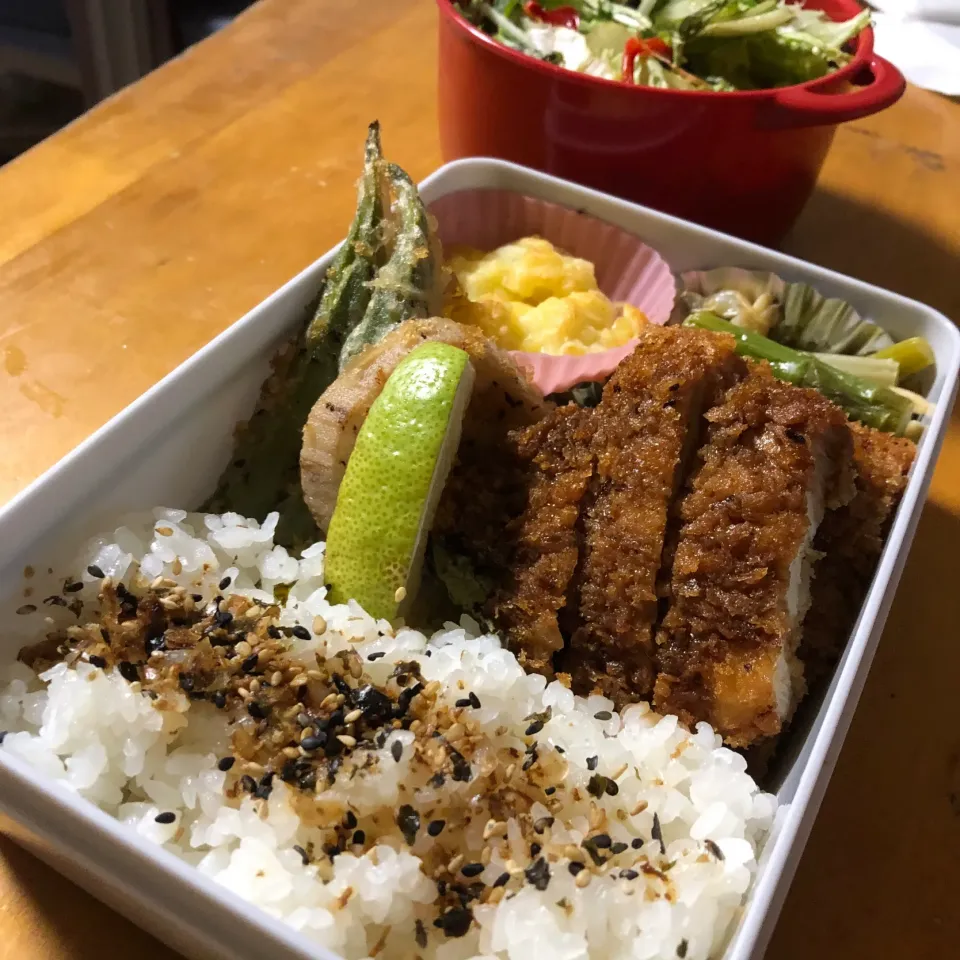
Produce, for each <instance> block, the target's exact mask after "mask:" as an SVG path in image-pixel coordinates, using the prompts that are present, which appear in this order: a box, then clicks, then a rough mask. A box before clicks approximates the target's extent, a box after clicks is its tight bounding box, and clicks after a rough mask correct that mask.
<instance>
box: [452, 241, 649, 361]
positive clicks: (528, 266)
mask: <svg viewBox="0 0 960 960" xmlns="http://www.w3.org/2000/svg"><path fill="white" fill-rule="evenodd" d="M448 265H449V267H450V269H451V270H452V271H453V274H454V276H455V277H456V280H457V286H458V288H459V289H458V291H457V293H456V294H455V295H454V297H453V298H452V300H451V302H450V304H449V306H448V309H447V316H448V317H450V319H452V320H456V321H458V322H460V323H468V324H473V325H475V326H478V327H480V328H481V329H482V330H483V332H484V333H485V334H486V335H487V336H488V337H490V338H491V339H492V340H494V341H495V342H496V343H498V344H499V345H500V346H501V347H504V348H505V349H507V350H523V351H526V352H530V353H550V354H555V355H561V354H583V353H592V352H594V351H596V350H608V349H610V348H611V347H619V346H621V345H623V344H624V343H626V342H627V341H628V340H631V339H632V338H634V337H636V336H637V333H638V331H639V329H640V327H641V326H643V325H644V324H645V323H646V322H647V319H646V317H645V316H644V315H643V313H641V311H639V310H637V309H636V308H635V307H632V306H630V305H629V304H623V305H620V304H615V303H613V302H612V301H611V300H609V299H608V298H607V297H606V296H604V294H603V293H601V292H600V290H599V288H598V287H597V278H596V276H595V274H594V269H593V264H592V263H589V262H588V261H586V260H579V259H577V258H576V257H570V256H567V255H566V254H564V253H562V252H561V251H560V250H558V249H557V248H556V247H554V246H553V244H551V243H548V242H547V241H546V240H543V239H541V238H540V237H525V238H524V239H522V240H517V241H516V242H515V243H509V244H507V245H506V246H503V247H500V248H499V249H497V250H494V251H493V252H491V253H482V252H481V251H479V250H470V249H459V250H454V251H452V252H451V255H450V257H449V258H448Z"/></svg>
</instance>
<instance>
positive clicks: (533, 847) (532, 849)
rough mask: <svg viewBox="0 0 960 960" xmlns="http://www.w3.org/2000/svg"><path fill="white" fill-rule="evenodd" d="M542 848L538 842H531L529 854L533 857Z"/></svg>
mask: <svg viewBox="0 0 960 960" xmlns="http://www.w3.org/2000/svg"><path fill="white" fill-rule="evenodd" d="M542 849H543V847H541V846H540V844H539V843H531V844H530V856H531V857H535V856H536V855H537V854H538V853H539V852H540V851H541V850H542Z"/></svg>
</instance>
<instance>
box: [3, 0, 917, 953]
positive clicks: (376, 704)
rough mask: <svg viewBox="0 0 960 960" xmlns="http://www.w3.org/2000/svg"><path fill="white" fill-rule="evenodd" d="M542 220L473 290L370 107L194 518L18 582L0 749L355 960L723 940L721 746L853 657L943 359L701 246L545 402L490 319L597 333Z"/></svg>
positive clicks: (731, 914)
mask: <svg viewBox="0 0 960 960" xmlns="http://www.w3.org/2000/svg"><path fill="white" fill-rule="evenodd" d="M631 9H633V8H631ZM514 239H515V240H517V241H525V239H526V240H530V241H532V240H534V239H535V238H524V237H523V236H518V237H516V238H514ZM548 246H549V244H547V245H544V242H540V241H537V242H521V243H518V244H514V245H512V246H511V245H507V247H502V248H499V249H498V250H497V251H492V252H491V251H480V252H479V253H477V254H476V255H474V254H470V257H473V259H472V260H471V261H470V262H471V263H474V264H479V263H482V264H483V265H484V269H485V270H488V272H491V271H492V273H491V275H493V273H495V274H496V277H497V284H499V286H497V287H496V290H501V289H502V290H508V291H511V293H510V296H511V297H514V299H512V300H510V301H509V304H508V301H507V300H506V299H498V297H499V296H500V295H499V293H497V292H496V290H495V291H494V292H492V293H491V292H490V290H487V291H486V293H484V294H483V297H482V298H480V299H478V300H477V301H475V302H474V304H473V307H471V308H469V309H466V308H465V305H464V300H463V298H464V296H465V289H467V288H468V287H469V284H468V283H467V280H468V279H469V280H470V281H471V282H472V281H473V280H475V279H476V277H474V276H472V275H471V276H469V277H468V275H467V273H464V272H463V271H462V270H461V272H460V273H459V274H458V273H457V271H456V270H453V269H451V268H450V267H449V264H448V263H447V262H446V261H445V260H444V258H443V253H442V251H441V250H440V247H439V244H438V242H437V239H436V235H435V231H434V224H433V222H432V220H431V218H430V216H429V214H428V212H427V211H426V209H425V208H424V205H423V202H422V200H421V198H420V196H419V193H418V191H417V189H416V187H415V186H414V185H413V183H412V181H411V180H410V178H409V177H408V176H407V175H406V174H405V173H404V172H403V171H402V170H401V169H400V168H399V167H397V166H395V165H394V164H392V163H389V162H387V161H385V160H384V159H383V157H382V154H381V149H380V140H379V128H378V127H377V125H376V124H374V125H373V126H371V128H370V132H369V136H368V139H367V144H366V153H365V162H364V169H363V174H362V176H361V181H360V189H359V202H358V208H357V215H356V219H355V220H354V223H353V225H352V227H351V229H350V233H349V235H348V239H347V241H346V242H345V243H344V245H343V246H342V247H341V248H340V249H339V251H338V253H337V254H336V256H335V257H334V259H333V262H332V264H331V267H330V269H329V271H328V272H327V276H326V278H325V284H324V288H323V290H322V291H320V292H319V294H318V298H317V301H316V305H315V306H314V308H313V309H312V310H311V314H310V316H309V317H308V318H306V320H305V322H304V324H303V328H302V329H301V330H299V331H297V333H296V336H295V338H294V340H293V341H292V342H291V343H290V344H289V345H288V346H287V347H286V348H285V349H284V350H283V351H282V352H281V355H280V356H279V357H278V358H277V360H276V361H275V363H274V368H273V372H272V374H271V376H270V378H269V379H268V381H267V382H266V383H265V384H264V386H263V389H262V392H261V396H260V398H259V401H258V404H257V407H256V409H255V412H254V414H253V415H252V417H251V419H250V420H249V421H248V422H247V423H245V424H242V425H241V426H240V428H239V430H238V434H237V444H236V450H235V452H234V454H233V456H232V458H231V461H230V464H229V466H228V467H227V469H226V470H225V472H224V474H223V476H222V477H221V478H220V480H219V483H218V484H217V488H216V491H215V493H214V495H213V497H212V499H211V500H210V501H209V503H208V504H207V505H206V507H205V509H204V511H203V512H187V510H184V509H179V508H176V507H173V508H170V507H158V508H154V509H153V510H148V511H146V512H143V513H139V514H135V515H130V516H126V517H121V518H118V519H117V521H116V523H115V524H114V525H113V527H112V529H108V530H106V531H105V532H104V533H102V534H100V535H99V536H97V537H95V538H93V539H92V540H90V541H89V542H88V543H87V544H85V545H84V546H83V547H82V548H81V549H80V550H79V552H78V553H76V555H75V556H74V557H73V558H72V559H68V558H62V557H61V558H60V559H58V560H57V561H56V562H55V563H54V564H51V567H50V573H49V575H47V576H41V575H35V574H34V575H33V579H32V580H31V583H30V586H29V588H28V589H29V593H28V595H27V596H28V597H29V598H33V599H31V600H30V602H22V601H21V602H20V604H19V606H18V607H17V609H16V611H15V612H13V613H12V614H11V616H10V618H9V620H8V622H7V624H6V629H7V630H8V631H9V632H10V633H11V634H13V635H14V636H15V637H17V638H18V639H19V641H20V646H21V647H22V650H21V653H20V657H19V660H18V662H17V663H15V664H12V665H10V666H8V667H6V668H4V669H3V670H0V730H2V737H0V753H2V755H3V756H6V757H13V758H17V759H19V760H20V761H22V762H24V763H27V764H29V765H31V766H33V767H34V768H36V769H37V770H38V771H40V772H41V773H42V774H43V775H45V776H47V777H49V778H52V779H53V780H56V781H58V782H59V783H60V784H62V785H63V786H64V787H65V788H67V789H70V790H72V791H75V792H76V793H78V794H80V795H81V796H83V797H85V798H87V799H88V800H90V801H91V802H93V803H96V804H97V805H99V806H100V807H101V808H103V809H104V810H106V811H108V812H110V813H111V814H113V815H114V816H116V817H117V818H118V819H119V820H121V821H122V822H123V823H125V824H127V825H128V827H129V828H130V829H131V830H133V831H135V832H136V833H137V834H138V835H139V836H141V837H143V838H144V839H146V840H149V841H151V842H154V843H157V844H160V845H163V846H164V847H166V848H167V849H168V850H170V851H172V852H174V853H176V854H177V855H178V856H180V857H182V858H183V859H185V860H186V861H187V862H189V863H191V864H193V865H194V866H196V868H197V869H199V870H200V871H202V872H203V873H205V874H206V875H208V876H210V877H212V878H214V879H215V880H216V881H217V882H219V883H221V884H223V885H224V886H226V887H228V888H229V889H231V890H233V891H234V892H236V893H237V894H239V895H240V896H241V897H244V898H246V899H247V900H249V901H251V902H252V903H255V904H257V905H259V906H260V907H262V908H263V909H264V910H266V911H267V912H268V913H270V914H271V915H273V916H276V917H279V918H282V919H283V920H285V921H286V922H287V923H289V924H290V925H291V926H292V927H293V928H295V929H296V930H298V931H300V932H302V933H303V934H304V935H305V936H307V937H308V938H310V939H311V940H313V941H315V942H317V943H319V944H322V945H324V946H325V947H327V948H329V949H331V950H333V951H336V952H338V953H340V954H341V955H343V956H344V957H346V958H350V960H353V958H358V960H359V958H366V957H374V956H376V957H380V958H386V960H392V958H397V960H399V958H406V957H410V956H419V957H423V958H428V957H436V958H438V960H460V958H462V960H466V958H470V957H481V956H482V957H505V958H506V957H518V956H520V955H522V954H523V953H525V952H528V951H532V952H534V953H537V954H538V955H540V954H549V955H550V956H564V957H578V958H580V957H582V958H586V957H591V958H672V957H677V956H683V957H688V958H691V960H694V958H696V960H710V958H717V957H720V956H721V955H722V954H723V952H724V948H725V945H726V943H727V942H728V940H729V937H730V935H731V932H732V930H733V928H734V926H735V923H736V921H737V918H738V917H739V915H740V913H741V911H742V906H743V904H744V902H745V900H746V898H747V897H748V896H749V893H750V890H751V886H752V883H753V880H754V877H755V875H756V873H757V870H758V859H759V857H760V854H761V851H762V848H763V844H764V841H765V838H766V837H767V835H768V833H769V831H770V829H771V827H772V824H773V818H774V815H775V813H776V809H777V803H776V799H775V798H774V797H773V796H771V795H769V794H767V793H765V792H763V790H762V789H761V787H760V786H758V783H757V781H756V780H755V779H754V778H753V777H752V776H751V775H750V773H749V772H748V756H751V755H763V756H769V754H770V752H771V751H772V750H774V749H776V746H777V744H778V743H779V742H780V740H781V738H782V737H784V736H789V729H790V723H791V720H792V717H793V713H794V710H795V709H796V706H797V704H798V702H799V701H800V700H801V698H802V697H803V696H804V694H805V692H806V690H807V687H808V685H810V684H817V683H823V682H824V680H825V678H827V677H829V674H830V671H831V670H832V668H833V666H834V665H835V663H836V662H837V660H838V659H839V657H840V655H841V653H842V651H843V647H844V644H845V643H846V639H847V636H848V634H849V631H850V629H851V627H852V625H853V623H854V622H855V621H856V617H857V615H858V612H859V606H860V603H861V601H862V598H863V596H864V595H865V594H866V591H867V589H868V587H869V583H870V580H871V578H872V575H873V571H874V569H875V567H876V564H877V562H878V560H879V556H880V552H881V550H882V547H883V542H884V538H885V536H886V533H887V530H888V528H889V525H890V522H891V520H892V517H893V514H894V511H895V509H896V506H897V502H898V500H899V498H900V495H901V493H902V491H903V489H904V487H905V485H906V482H907V475H908V472H909V470H910V467H911V464H912V461H913V456H914V450H915V447H914V443H913V442H912V440H911V439H910V437H911V436H913V435H915V434H916V433H917V432H918V430H919V429H920V428H921V427H922V421H923V418H924V417H925V416H927V415H928V414H929V407H928V406H924V404H925V401H923V400H922V398H921V397H919V396H918V395H917V394H916V393H912V392H911V391H910V390H909V389H907V387H905V386H903V384H904V383H906V384H907V385H908V386H913V387H916V386H917V380H916V378H917V377H918V376H921V377H922V375H923V372H924V370H925V369H926V368H928V367H929V366H930V365H931V364H932V363H933V362H934V358H933V355H932V351H931V350H930V347H929V345H928V344H927V343H926V341H923V340H922V339H919V338H914V339H911V340H907V341H902V342H900V343H895V342H894V341H893V339H892V338H891V337H889V336H888V334H887V333H886V332H884V331H883V330H882V329H881V328H880V327H879V326H877V325H876V324H874V323H873V322H871V321H870V320H867V319H865V318H861V317H860V316H859V315H858V314H857V313H856V312H855V311H854V310H853V309H852V307H850V306H849V305H847V304H844V303H842V302H840V301H837V300H830V299H826V298H824V297H822V296H821V295H820V294H819V293H817V292H816V291H813V290H812V289H811V288H809V287H805V286H803V285H801V284H790V283H785V282H784V281H782V280H781V279H780V278H778V277H775V276H773V275H770V274H758V273H754V272H750V271H745V270H734V269H725V270H714V271H706V272H701V273H696V274H685V275H683V276H682V277H681V281H682V283H681V293H680V296H679V298H678V300H677V305H676V309H675V311H674V316H673V318H672V321H671V323H670V324H668V325H666V326H657V325H655V324H653V323H650V322H649V320H647V319H646V317H645V316H644V315H643V314H642V313H641V312H639V311H636V310H635V311H634V312H632V313H629V330H628V333H627V334H626V336H627V337H629V339H628V340H627V344H628V345H629V348H628V351H627V355H626V357H625V359H623V361H622V362H620V364H619V366H617V368H616V369H615V370H614V372H613V374H612V375H610V376H609V377H607V376H605V377H603V378H602V379H601V380H599V381H597V382H588V383H584V384H580V385H579V386H577V387H576V388H575V389H574V390H572V391H571V392H570V394H568V395H563V396H553V397H544V396H543V395H542V394H541V393H540V391H539V390H538V389H537V387H536V386H535V385H534V384H533V383H532V381H531V380H530V378H529V376H528V373H527V370H526V369H525V367H524V366H523V365H522V362H521V360H520V356H521V355H515V354H513V353H512V352H511V349H509V348H508V347H507V346H505V340H504V339H503V338H504V337H506V334H505V333H503V331H500V333H501V334H502V337H499V338H498V336H496V334H497V333H498V328H497V327H496V323H497V318H498V317H499V318H501V319H503V318H504V317H507V316H508V315H509V316H511V317H513V316H518V317H521V318H522V317H527V320H528V323H527V325H526V327H524V331H525V336H526V335H529V336H531V337H533V338H534V339H533V340H529V341H524V346H525V347H527V348H529V347H530V345H531V343H535V344H540V345H542V346H544V347H545V348H546V347H547V346H548V345H554V346H555V345H556V344H559V343H567V344H569V343H576V344H578V347H577V349H580V347H583V349H584V350H589V349H590V342H589V341H591V339H592V338H594V337H599V338H600V339H599V340H598V341H597V343H598V344H599V348H600V349H605V348H606V341H604V340H603V336H602V335H603V333H604V331H603V330H599V332H598V330H597V328H596V327H595V326H594V321H595V319H596V318H595V317H592V319H591V320H590V322H585V321H584V319H583V317H582V316H578V315H576V311H567V310H557V309H554V308H555V304H554V305H550V303H549V301H550V300H551V299H553V300H559V299H560V298H561V295H562V296H566V295H567V294H568V293H570V292H571V291H573V292H576V285H577V283H581V282H586V281H583V277H587V278H588V279H589V278H591V277H592V276H593V274H592V269H591V265H590V264H589V263H587V262H586V261H584V260H582V259H577V258H573V257H569V256H567V255H566V254H564V253H563V251H559V250H556V249H554V248H552V247H550V249H549V250H548V249H547V247H548ZM517 250H521V251H527V252H529V251H530V250H537V251H540V255H541V256H540V261H537V262H544V263H546V262H547V261H549V263H550V264H552V266H551V267H550V269H551V270H552V271H554V272H553V273H552V274H551V278H550V283H546V281H545V278H544V277H543V276H540V275H538V273H537V270H538V267H537V266H536V263H535V262H534V261H531V259H530V258H529V257H518V256H515V254H516V251H517ZM504 251H506V253H504ZM546 254H549V256H546ZM544 257H546V259H544ZM498 258H499V259H498ZM557 264H560V268H559V269H560V270H561V273H562V271H563V270H565V269H568V268H569V269H571V270H576V271H579V275H580V280H579V281H578V280H573V279H571V280H570V283H569V284H567V283H566V281H565V280H564V278H563V277H562V276H560V275H559V274H557V273H556V269H557ZM462 266H463V264H462V263H461V267H462ZM568 279H570V278H568ZM591 282H592V283H593V286H592V287H590V288H589V291H588V292H590V293H591V294H592V295H593V296H595V297H596V298H598V302H599V299H603V300H605V301H606V306H605V307H604V310H605V312H604V314H603V315H604V316H607V317H609V319H610V322H611V323H612V322H616V321H615V318H617V317H619V318H621V319H622V318H623V317H625V316H627V315H628V311H626V308H625V305H619V304H614V303H613V301H610V300H607V299H606V295H605V294H604V293H603V292H602V291H600V290H599V289H597V288H596V282H595V280H593V281H591ZM588 286H589V285H588ZM492 289H493V288H491V290H492ZM521 290H522V291H525V292H524V293H523V297H524V298H526V299H525V300H521V299H517V296H518V295H516V291H521ZM557 291H560V294H559V295H558V294H557ZM518 304H519V307H518ZM543 304H548V307H547V308H546V309H543V310H539V312H537V313H536V314H535V316H534V317H533V318H532V319H531V316H530V314H529V311H531V310H538V308H540V307H542V306H543ZM508 306H509V309H507V307H508ZM474 308H476V309H474ZM521 308H522V309H521ZM511 311H512V312H511ZM444 314H446V315H444ZM558 318H559V319H558ZM551 324H556V325H555V326H551ZM625 329H626V328H625ZM495 341H496V342H495ZM611 342H613V343H615V344H616V345H617V346H618V348H621V349H622V348H623V347H624V342H623V337H621V336H620V335H619V334H618V336H617V337H616V338H614V340H613V341H611ZM556 359H557V360H563V359H564V358H562V357H556ZM36 598H39V599H36ZM754 752H755V753H754Z"/></svg>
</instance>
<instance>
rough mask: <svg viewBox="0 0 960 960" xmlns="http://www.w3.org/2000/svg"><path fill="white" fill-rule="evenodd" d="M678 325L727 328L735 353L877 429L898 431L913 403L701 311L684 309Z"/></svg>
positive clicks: (724, 330)
mask: <svg viewBox="0 0 960 960" xmlns="http://www.w3.org/2000/svg"><path fill="white" fill-rule="evenodd" d="M684 324H685V325H687V326H692V327H700V328H701V329H704V330H713V331H714V332H716V333H729V334H731V335H732V336H733V337H734V339H735V340H736V341H737V353H739V354H742V355H743V356H745V357H750V358H751V359H753V360H766V361H767V363H769V364H770V369H771V370H772V372H773V375H774V376H775V377H777V378H779V379H780V380H786V381H787V382H789V383H792V384H794V385H796V386H798V387H810V388H812V389H814V390H818V391H819V392H820V393H822V394H823V395H824V396H825V397H828V398H829V399H831V400H832V401H833V402H834V403H836V404H837V405H838V406H840V407H842V408H843V409H844V410H845V411H846V413H847V415H848V416H849V417H851V418H852V419H854V420H859V421H860V422H861V423H865V424H867V425H868V426H871V427H875V428H876V429H877V430H884V431H886V432H887V433H896V434H903V433H904V432H905V430H906V429H907V426H908V424H909V423H910V420H911V417H912V416H913V412H914V404H913V402H912V401H911V400H910V398H908V397H905V396H903V395H901V394H899V393H897V392H896V391H894V390H892V389H890V388H889V387H883V386H880V385H878V384H876V383H873V382H871V381H869V380H866V379H864V378H862V377H858V376H855V375H854V374H851V373H847V372H845V371H843V370H840V369H838V368H837V367H835V366H833V365H832V364H830V363H825V362H824V361H823V360H821V359H819V358H818V357H815V356H814V355H813V354H811V353H806V352H804V351H801V350H794V349H792V348H791V347H787V346H784V345H783V344H781V343H776V342H775V341H773V340H771V339H769V338H768V337H764V336H761V335H760V334H758V333H754V332H752V331H749V330H744V329H743V328H741V327H737V326H734V324H732V323H730V322H729V321H728V320H724V319H723V318H722V317H718V316H717V315H716V314H714V313H710V312H709V311H706V310H701V311H696V312H694V313H692V314H690V316H689V317H687V319H686V320H684Z"/></svg>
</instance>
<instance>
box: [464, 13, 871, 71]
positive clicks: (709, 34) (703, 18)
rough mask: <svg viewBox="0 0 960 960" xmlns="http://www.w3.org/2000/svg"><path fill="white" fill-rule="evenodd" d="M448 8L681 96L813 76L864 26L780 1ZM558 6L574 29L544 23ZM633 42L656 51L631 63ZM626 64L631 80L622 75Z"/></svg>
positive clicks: (863, 18)
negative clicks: (697, 90) (574, 16)
mask: <svg viewBox="0 0 960 960" xmlns="http://www.w3.org/2000/svg"><path fill="white" fill-rule="evenodd" d="M454 2H459V3H460V6H461V7H462V8H463V9H464V11H465V13H466V14H467V16H468V17H469V18H470V19H471V20H472V21H473V22H474V23H476V24H477V25H478V26H480V27H481V28H482V29H484V30H486V31H487V32H488V33H490V34H491V35H493V36H494V37H495V38H496V39H497V40H499V41H500V42H501V43H504V44H506V45H507V46H511V47H513V48H515V49H517V50H521V51H523V52H524V53H527V54H529V55H531V56H535V57H538V58H540V59H542V60H547V61H550V62H553V63H559V64H560V65H561V66H565V67H567V68H568V69H571V70H578V71H581V72H585V73H590V74H593V75H595V76H602V77H605V78H607V79H611V80H620V79H623V80H626V81H628V82H633V83H639V84H644V85H648V86H654V87H673V88H688V89H689V88H699V87H701V86H706V87H707V88H709V89H713V90H757V89H765V88H769V87H781V86H787V85H791V84H797V83H805V82H807V81H809V80H814V79H817V78H819V77H822V76H824V75H826V74H828V73H830V72H831V71H833V70H836V69H837V68H838V67H840V66H842V65H843V64H845V63H847V62H849V59H850V55H849V53H848V52H847V51H846V50H845V45H846V44H847V43H848V42H849V41H850V40H851V39H853V38H854V37H855V36H856V35H857V34H858V33H859V32H860V31H861V30H863V28H864V27H866V26H867V25H868V24H869V23H870V13H869V11H866V10H865V11H862V12H860V13H858V14H857V15H856V16H854V17H851V18H850V19H849V20H846V21H843V22H835V21H833V20H831V19H830V18H829V17H827V16H826V15H825V14H824V13H823V12H822V11H820V10H810V9H804V8H802V7H801V6H800V5H799V4H796V3H789V2H786V0H639V2H637V0H634V2H630V3H615V2H612V0H541V2H540V3H539V4H537V5H530V4H524V3H519V2H517V0H454ZM560 7H565V8H572V10H574V11H575V12H576V14H577V22H576V23H573V22H572V20H571V19H570V17H569V16H568V15H566V14H558V15H557V16H553V14H555V13H556V12H557V10H558V8H560ZM574 27H576V30H575V29H573V28H574ZM612 28H619V29H612ZM577 31H579V33H580V34H581V35H582V36H583V37H585V38H586V40H587V43H586V44H584V43H583V42H582V41H581V42H580V43H578V42H577ZM638 40H639V41H641V42H646V41H651V40H653V41H655V42H656V44H659V46H655V47H649V46H648V47H646V48H645V49H643V48H641V49H642V53H641V54H640V55H639V56H636V57H635V56H634V54H635V53H636V52H637V47H636V46H634V47H633V53H630V54H628V55H627V56H625V54H626V53H627V51H630V50H631V47H630V44H631V43H633V44H636V42H637V41H638ZM631 61H632V62H633V64H634V69H633V74H632V76H627V77H624V76H622V72H623V71H624V70H627V69H628V66H625V65H624V64H625V63H626V64H628V63H629V62H631Z"/></svg>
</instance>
